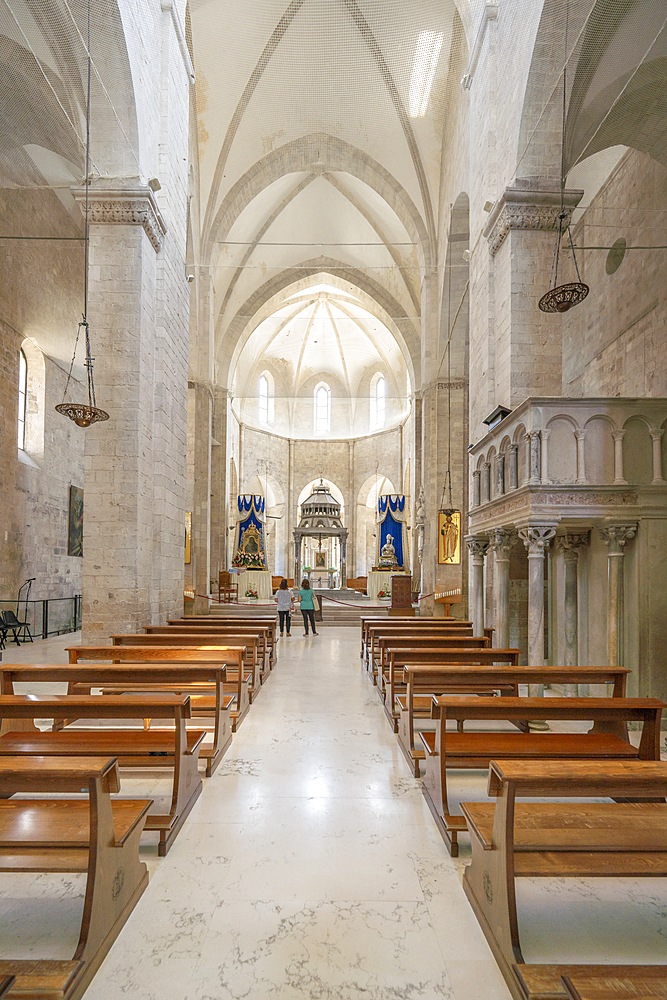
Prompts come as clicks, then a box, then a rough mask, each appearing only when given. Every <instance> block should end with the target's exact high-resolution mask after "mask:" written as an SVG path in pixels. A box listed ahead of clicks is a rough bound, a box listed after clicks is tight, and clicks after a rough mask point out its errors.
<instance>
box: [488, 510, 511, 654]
mask: <svg viewBox="0 0 667 1000" xmlns="http://www.w3.org/2000/svg"><path fill="white" fill-rule="evenodd" d="M515 541H516V534H515V533H514V532H513V531H511V530H510V529H509V528H494V530H493V531H492V532H491V535H490V542H491V548H492V549H493V553H494V563H495V566H494V574H493V582H494V590H495V594H494V597H495V602H494V603H495V606H496V618H495V621H494V623H493V624H494V628H495V644H496V646H498V647H499V648H500V649H507V648H508V646H509V644H510V551H511V549H512V546H513V544H514V542H515Z"/></svg>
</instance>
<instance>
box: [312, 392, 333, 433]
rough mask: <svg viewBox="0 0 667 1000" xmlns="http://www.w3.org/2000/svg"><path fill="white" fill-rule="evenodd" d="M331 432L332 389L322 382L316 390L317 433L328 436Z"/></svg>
mask: <svg viewBox="0 0 667 1000" xmlns="http://www.w3.org/2000/svg"><path fill="white" fill-rule="evenodd" d="M330 430H331V389H330V388H329V386H328V385H327V384H326V382H320V384H319V385H318V386H317V387H316V389H315V433H316V434H328V433H329V431H330Z"/></svg>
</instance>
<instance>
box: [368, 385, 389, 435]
mask: <svg viewBox="0 0 667 1000" xmlns="http://www.w3.org/2000/svg"><path fill="white" fill-rule="evenodd" d="M386 399H387V382H386V380H385V377H384V375H383V374H382V372H378V373H377V375H374V376H373V378H372V380H371V430H372V431H377V430H380V428H382V427H384V423H385V416H386Z"/></svg>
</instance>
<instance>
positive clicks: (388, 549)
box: [379, 535, 398, 569]
mask: <svg viewBox="0 0 667 1000" xmlns="http://www.w3.org/2000/svg"><path fill="white" fill-rule="evenodd" d="M379 565H380V569H398V560H397V559H396V549H395V548H394V536H393V535H387V539H386V541H385V543H384V545H383V546H382V548H381V549H380V563H379Z"/></svg>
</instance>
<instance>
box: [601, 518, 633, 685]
mask: <svg viewBox="0 0 667 1000" xmlns="http://www.w3.org/2000/svg"><path fill="white" fill-rule="evenodd" d="M599 531H600V536H601V537H602V540H603V541H604V542H606V544H607V659H608V661H609V665H610V666H612V667H616V666H622V665H623V556H624V555H625V553H624V549H625V546H626V543H627V542H629V541H630V539H631V538H634V537H635V535H636V533H637V525H636V524H608V525H605V526H604V527H602V528H600V529H599Z"/></svg>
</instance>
